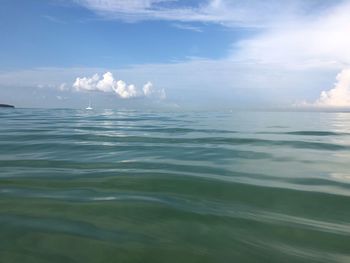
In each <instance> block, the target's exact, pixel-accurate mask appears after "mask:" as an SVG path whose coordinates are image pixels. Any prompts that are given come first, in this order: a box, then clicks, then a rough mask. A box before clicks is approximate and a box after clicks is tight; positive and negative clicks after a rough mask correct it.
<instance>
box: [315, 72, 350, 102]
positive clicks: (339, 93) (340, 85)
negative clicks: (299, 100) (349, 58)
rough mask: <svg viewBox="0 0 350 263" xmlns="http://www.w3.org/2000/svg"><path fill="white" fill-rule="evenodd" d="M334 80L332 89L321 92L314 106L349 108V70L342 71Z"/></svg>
mask: <svg viewBox="0 0 350 263" xmlns="http://www.w3.org/2000/svg"><path fill="white" fill-rule="evenodd" d="M336 80H337V81H336V83H335V85H334V87H333V88H332V89H330V90H328V91H322V92H321V95H320V97H319V99H318V100H317V101H316V102H315V103H314V105H315V106H319V107H350V68H348V69H344V70H342V71H341V72H340V73H339V74H338V75H337V78H336Z"/></svg>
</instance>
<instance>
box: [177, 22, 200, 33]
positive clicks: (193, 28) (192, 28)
mask: <svg viewBox="0 0 350 263" xmlns="http://www.w3.org/2000/svg"><path fill="white" fill-rule="evenodd" d="M172 26H173V27H175V28H178V29H182V30H189V31H193V32H197V33H202V32H203V29H202V28H200V27H198V26H193V25H189V24H183V23H174V24H172Z"/></svg>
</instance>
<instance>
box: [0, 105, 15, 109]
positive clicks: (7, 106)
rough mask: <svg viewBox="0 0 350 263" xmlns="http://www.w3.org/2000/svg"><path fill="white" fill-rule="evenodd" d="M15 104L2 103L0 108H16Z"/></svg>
mask: <svg viewBox="0 0 350 263" xmlns="http://www.w3.org/2000/svg"><path fill="white" fill-rule="evenodd" d="M14 107H15V106H13V105H8V104H0V108H14Z"/></svg>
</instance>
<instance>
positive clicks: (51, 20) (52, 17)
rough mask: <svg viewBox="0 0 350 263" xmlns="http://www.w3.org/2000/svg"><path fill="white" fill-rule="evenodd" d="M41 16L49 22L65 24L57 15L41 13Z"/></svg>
mask: <svg viewBox="0 0 350 263" xmlns="http://www.w3.org/2000/svg"><path fill="white" fill-rule="evenodd" d="M42 18H44V19H46V20H48V21H50V22H53V23H57V24H66V22H65V21H64V20H61V19H59V18H57V17H54V16H50V15H43V16H42Z"/></svg>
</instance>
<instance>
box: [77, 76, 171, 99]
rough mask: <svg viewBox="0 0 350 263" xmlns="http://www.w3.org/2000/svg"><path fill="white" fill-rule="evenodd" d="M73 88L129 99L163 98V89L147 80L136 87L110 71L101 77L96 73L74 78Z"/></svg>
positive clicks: (164, 95) (164, 96)
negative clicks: (142, 85)
mask: <svg viewBox="0 0 350 263" xmlns="http://www.w3.org/2000/svg"><path fill="white" fill-rule="evenodd" d="M73 88H74V90H76V91H78V92H80V91H96V92H105V93H114V94H116V95H117V96H118V97H119V98H121V99H131V98H137V97H148V98H150V97H152V98H157V99H165V98H166V94H165V90H164V89H155V88H154V87H153V84H152V83H151V82H147V83H146V84H145V85H144V87H143V89H142V90H140V89H138V88H137V87H136V86H135V85H133V84H127V83H126V82H125V81H123V80H117V79H115V78H114V76H113V74H112V73H111V72H106V73H105V74H103V76H102V78H101V77H100V76H99V75H98V74H94V75H93V76H92V77H90V78H88V77H83V78H76V80H75V82H74V83H73Z"/></svg>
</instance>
